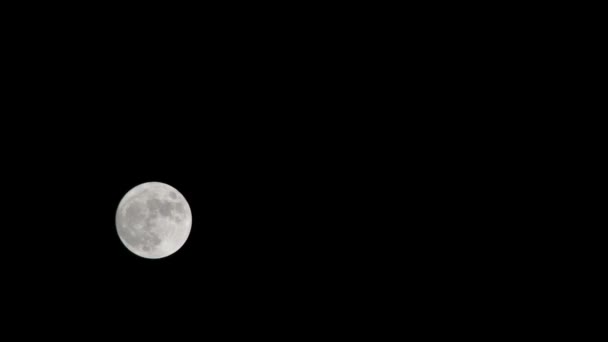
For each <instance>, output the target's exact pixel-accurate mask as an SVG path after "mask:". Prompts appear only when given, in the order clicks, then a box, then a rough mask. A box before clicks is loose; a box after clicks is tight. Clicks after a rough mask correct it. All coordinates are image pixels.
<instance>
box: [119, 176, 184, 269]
mask: <svg viewBox="0 0 608 342" xmlns="http://www.w3.org/2000/svg"><path fill="white" fill-rule="evenodd" d="M191 227H192V212H191V211H190V206H189V205H188V202H187V201H186V199H185V198H184V196H182V194H181V193H180V192H179V191H177V190H176V189H175V188H173V187H172V186H170V185H167V184H164V183H158V182H150V183H144V184H140V185H138V186H136V187H134V188H133V189H131V190H130V191H129V192H127V194H126V195H125V196H124V197H123V198H122V200H121V201H120V204H119V205H118V210H117V211H116V229H117V230H118V236H119V237H120V240H121V241H122V243H123V244H124V245H125V247H127V248H128V249H129V250H130V251H131V252H133V253H135V254H136V255H139V256H140V257H143V258H147V259H160V258H164V257H167V256H169V255H171V254H173V253H175V252H177V251H178V250H179V249H180V248H181V247H182V246H183V245H184V243H185V242H186V240H187V239H188V236H189V235H190V228H191Z"/></svg>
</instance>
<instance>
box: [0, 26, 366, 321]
mask: <svg viewBox="0 0 608 342" xmlns="http://www.w3.org/2000/svg"><path fill="white" fill-rule="evenodd" d="M70 33H71V35H70V37H69V39H66V36H65V35H64V34H63V33H57V32H56V31H53V33H50V32H47V31H44V30H40V29H39V30H36V31H34V32H33V33H32V35H30V36H28V38H27V39H17V42H16V43H17V45H16V46H17V47H16V48H14V49H12V50H11V51H10V54H11V62H8V63H7V64H6V65H5V70H7V73H8V74H10V75H11V78H10V81H7V82H6V83H7V87H6V88H5V91H4V98H5V99H7V105H6V107H5V109H6V111H5V113H6V114H7V116H6V119H5V121H4V123H3V125H2V130H3V135H2V143H3V156H4V157H3V158H4V159H3V160H4V163H3V169H4V171H5V174H6V175H7V176H6V187H7V188H6V189H7V191H6V193H7V194H8V195H7V200H8V202H9V203H8V207H7V209H6V210H7V213H8V216H9V219H8V220H7V223H6V226H5V229H7V231H8V234H7V235H6V238H5V240H4V242H3V244H4V245H5V248H4V249H3V253H4V254H5V256H4V258H3V262H2V264H3V269H4V271H5V277H4V278H3V279H4V282H5V284H6V286H7V293H11V294H12V295H14V296H15V299H16V300H17V301H18V302H17V303H18V304H17V305H15V306H14V307H15V310H16V311H18V312H21V313H22V314H23V315H25V316H29V315H35V316H37V317H48V316H52V315H55V314H57V313H58V312H59V311H61V312H67V315H68V316H69V317H76V318H83V317H88V316H89V315H98V314H102V313H103V312H105V311H106V310H109V311H110V312H111V313H112V314H111V317H112V319H114V320H117V321H120V322H123V321H132V320H134V318H133V317H131V316H132V313H131V312H132V311H131V310H134V311H136V312H140V313H144V314H143V317H142V318H141V320H143V321H147V320H148V319H149V318H146V317H148V316H146V314H145V313H147V312H151V313H163V314H164V315H169V313H171V315H186V313H187V312H190V311H194V312H198V313H197V314H196V316H194V317H196V318H197V319H200V320H204V321H205V322H206V323H205V324H207V325H211V326H215V323H213V322H217V324H218V325H221V326H230V325H231V324H233V323H232V322H241V323H239V324H251V325H254V326H255V325H259V324H273V325H275V324H281V325H283V324H288V322H292V323H295V322H300V323H301V322H302V318H301V317H309V318H310V317H316V318H319V319H320V317H326V319H327V320H328V321H329V320H333V319H334V318H333V317H334V315H337V313H336V314H334V312H343V311H344V310H347V311H348V310H349V308H351V307H352V308H355V307H357V306H359V305H361V301H360V300H356V299H354V298H357V297H358V296H359V295H358V291H359V290H358V289H360V288H361V285H362V284H365V283H367V282H368V281H369V278H368V275H367V274H364V272H362V270H363V269H369V268H370V267H373V266H374V265H370V257H371V256H372V255H373V252H372V247H371V246H370V244H369V241H368V242H367V243H364V242H363V241H365V240H366V239H367V237H368V236H369V235H370V228H369V226H367V225H366V224H367V223H368V222H369V219H370V217H369V213H368V212H366V211H365V210H361V205H360V203H359V201H360V199H361V198H363V197H364V195H363V194H364V193H365V192H366V191H367V189H366V187H367V186H369V185H367V183H366V182H363V181H362V180H361V179H362V175H364V174H365V173H366V172H368V170H369V168H370V162H369V161H368V160H365V159H364V158H363V157H362V156H363V155H366V154H369V153H370V152H373V151H370V150H369V144H368V140H369V139H371V138H370V137H371V134H370V132H369V129H372V130H373V127H367V129H366V130H364V129H363V127H364V126H366V125H367V122H368V120H369V119H368V118H367V115H366V114H367V113H365V108H366V106H367V105H369V103H366V97H359V94H358V90H359V89H358V88H359V86H358V83H356V82H355V83H353V82H354V81H353V80H354V79H357V78H359V77H363V76H364V75H362V74H361V72H359V71H358V69H357V68H356V66H355V65H350V64H349V62H348V60H349V56H348V54H342V55H339V54H337V52H336V53H332V52H331V51H330V49H332V45H331V44H328V45H327V48H324V49H321V50H319V51H314V50H311V49H309V48H303V46H302V45H300V43H298V44H290V42H294V41H295V38H294V37H288V36H285V37H284V38H281V37H275V38H274V39H272V40H271V41H269V42H264V41H261V40H260V41H258V40H256V39H253V38H248V39H246V38H244V36H245V35H246V34H247V31H246V30H243V31H239V34H236V35H231V34H229V33H227V32H224V33H223V36H222V37H225V39H217V37H216V40H215V41H214V42H213V43H207V38H201V37H197V36H194V37H192V39H195V38H196V40H189V39H184V41H182V42H179V43H178V42H176V41H175V40H174V39H173V37H168V38H167V39H162V43H161V42H159V41H157V39H156V38H155V39H149V41H146V42H145V43H143V42H142V39H141V37H140V36H137V37H134V38H133V39H124V38H125V37H124V36H122V35H120V36H121V38H123V39H122V40H117V41H116V42H114V41H112V42H110V43H107V42H106V43H102V42H100V40H99V39H98V38H99V37H97V36H96V35H95V34H94V33H91V32H89V31H87V33H83V34H78V33H74V31H70ZM206 34H207V33H206ZM204 37H207V35H205V36H204ZM238 39H243V40H244V41H243V42H242V43H236V41H237V40H238ZM282 39H285V40H284V41H283V40H282ZM144 40H145V39H144ZM140 44H141V45H140ZM226 44H227V45H229V46H226ZM319 44H323V43H322V42H319ZM299 50H302V51H299ZM354 100H355V101H356V104H355V105H353V103H352V101H354ZM8 101H10V104H8ZM349 101H351V102H349ZM371 166H372V167H373V163H372V164H371ZM150 181H158V182H164V183H167V184H170V185H172V186H174V187H175V188H177V189H178V190H179V191H180V192H181V193H182V194H183V195H184V196H185V197H186V199H187V200H188V202H189V204H190V207H191V208H192V214H193V226H192V231H191V235H190V237H189V239H188V240H187V242H186V244H185V245H184V246H183V247H182V249H180V250H179V251H178V252H177V253H175V254H174V255H172V256H170V257H167V258H164V259H160V260H147V259H143V258H140V257H138V256H135V255H133V254H132V253H130V252H129V251H128V250H127V249H126V248H125V247H124V246H123V245H122V243H121V242H120V240H119V238H118V236H117V233H116V228H115V222H114V220H115V212H116V209H117V206H118V203H119V202H120V200H121V198H122V196H124V194H125V193H126V192H127V191H129V190H130V189H131V188H133V187H134V186H136V185H138V184H141V183H144V182H150ZM11 307H13V306H11ZM311 315H313V316H311ZM297 317H300V318H297ZM173 318H176V317H173ZM176 319H177V318H176ZM85 320H86V319H85ZM135 320H136V321H138V320H139V318H135ZM321 320H323V321H324V320H325V319H321ZM280 322H283V323H280ZM125 324H127V323H125ZM145 324H151V323H149V322H145ZM153 324H162V323H153ZM92 325H94V324H92Z"/></svg>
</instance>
